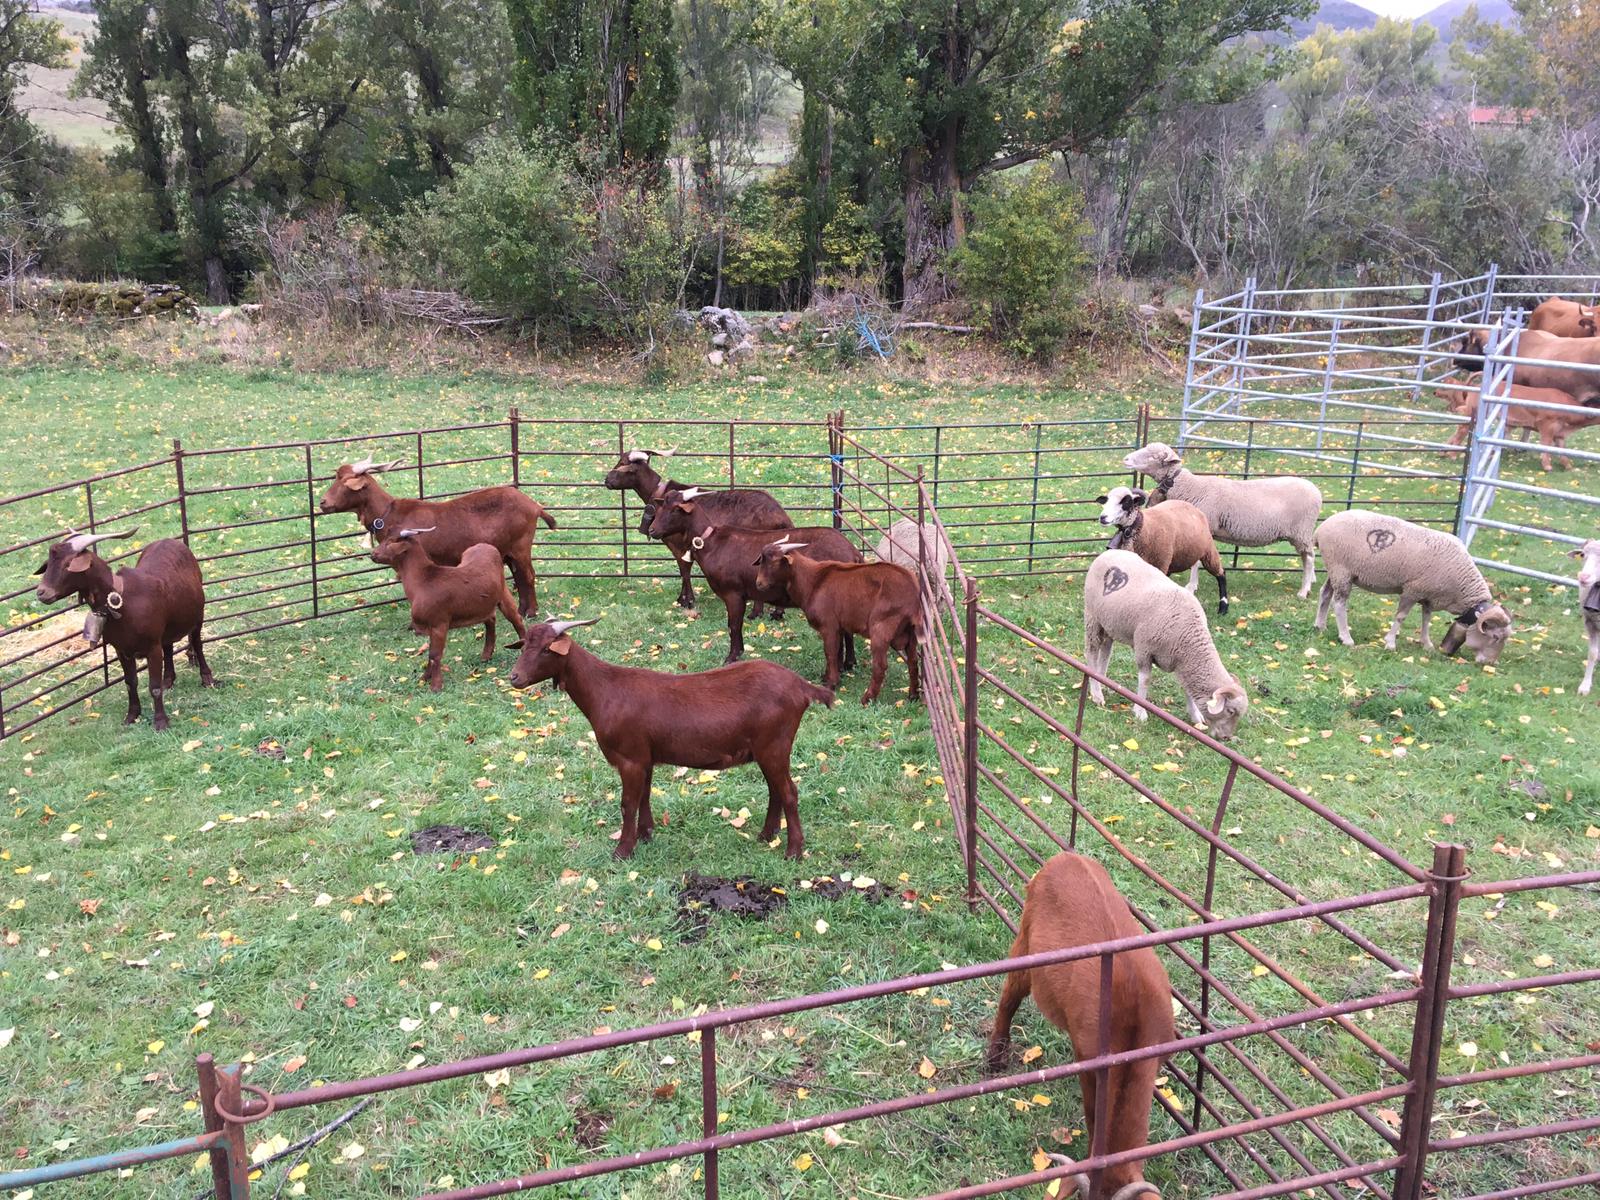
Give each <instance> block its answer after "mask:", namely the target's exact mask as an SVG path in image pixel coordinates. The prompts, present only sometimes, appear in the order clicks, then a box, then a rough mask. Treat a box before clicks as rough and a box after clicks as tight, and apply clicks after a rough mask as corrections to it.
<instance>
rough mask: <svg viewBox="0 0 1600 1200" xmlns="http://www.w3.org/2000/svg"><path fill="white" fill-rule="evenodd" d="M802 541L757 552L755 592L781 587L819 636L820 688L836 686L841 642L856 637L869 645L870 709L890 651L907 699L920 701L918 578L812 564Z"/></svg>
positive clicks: (882, 566) (865, 699)
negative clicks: (907, 682)
mask: <svg viewBox="0 0 1600 1200" xmlns="http://www.w3.org/2000/svg"><path fill="white" fill-rule="evenodd" d="M805 548H806V547H805V545H804V544H803V543H800V542H790V541H782V542H775V543H773V544H772V545H770V546H767V547H765V548H763V549H762V551H761V558H760V560H759V561H758V563H757V567H756V587H757V588H759V589H760V590H761V591H763V592H765V591H768V590H770V589H773V588H783V589H785V590H786V591H787V592H788V593H789V596H790V598H791V599H792V600H793V601H794V602H795V603H796V604H798V605H799V606H800V611H801V612H803V613H805V614H806V620H807V621H808V622H809V623H810V625H811V628H813V629H815V630H816V631H817V633H818V634H820V635H821V637H822V661H823V671H822V686H823V687H828V688H833V687H838V686H839V642H840V639H841V638H842V637H844V636H845V635H846V634H851V633H858V634H861V635H862V636H863V637H865V638H866V639H867V640H868V641H870V642H871V643H872V678H871V680H870V681H869V682H868V683H867V690H866V691H865V692H863V693H862V695H861V703H863V704H871V703H872V701H873V700H875V699H876V698H877V696H878V692H879V690H880V689H881V688H882V687H883V677H884V675H885V674H886V673H887V672H888V670H889V647H891V646H893V647H894V648H895V649H896V650H897V651H899V653H900V655H901V656H902V657H903V658H904V659H905V660H906V671H907V673H908V674H909V675H910V676H911V698H912V699H913V700H916V699H918V698H920V697H921V695H922V691H921V688H920V686H919V684H918V679H917V639H918V638H919V637H920V636H921V633H922V596H921V594H920V589H919V587H918V585H917V577H916V576H915V575H913V574H912V573H911V572H910V571H908V570H906V569H905V568H904V567H897V566H895V565H894V564H893V563H837V562H813V561H812V560H811V559H809V558H807V557H805V556H804V555H802V554H800V553H798V552H799V551H800V550H803V549H805Z"/></svg>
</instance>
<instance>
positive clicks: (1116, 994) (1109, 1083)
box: [985, 853, 1177, 1200]
mask: <svg viewBox="0 0 1600 1200" xmlns="http://www.w3.org/2000/svg"><path fill="white" fill-rule="evenodd" d="M1142 933H1144V930H1143V929H1141V928H1140V927H1139V925H1138V923H1137V922H1136V921H1135V920H1134V919H1133V914H1132V913H1131V912H1130V911H1129V909H1128V902H1127V901H1126V900H1125V899H1123V897H1122V894H1121V893H1120V892H1118V891H1117V889H1116V887H1115V886H1114V885H1113V884H1112V882H1111V876H1110V875H1109V874H1107V872H1106V869H1105V868H1104V867H1103V866H1101V865H1100V864H1099V863H1098V862H1096V861H1094V859H1092V858H1084V857H1083V856H1081V855H1078V854H1068V853H1061V854H1057V855H1056V856H1055V857H1054V858H1052V859H1051V860H1050V861H1049V862H1047V863H1045V864H1044V866H1042V867H1040V868H1039V870H1038V873H1037V874H1035V875H1034V877H1033V878H1032V879H1031V880H1029V882H1028V897H1027V901H1026V902H1025V903H1024V904H1023V906H1022V921H1021V923H1020V925H1019V927H1018V930H1017V940H1016V941H1015V942H1014V943H1013V944H1012V947H1011V955H1010V956H1011V957H1012V958H1021V957H1022V956H1024V955H1028V954H1045V953H1048V952H1049V951H1051V950H1068V949H1072V948H1074V947H1078V946H1091V945H1094V944H1095V943H1097V942H1110V941H1115V940H1117V939H1119V938H1129V937H1138V936H1139V935H1141V934H1142ZM1100 969H1101V968H1100V959H1099V957H1098V956H1094V957H1090V958H1081V959H1076V960H1074V961H1072V962H1067V963H1058V964H1057V965H1055V966H1053V967H1035V968H1033V969H1032V970H1026V971H1013V972H1011V974H1009V975H1007V976H1006V982H1005V986H1004V988H1003V989H1002V990H1001V992H1000V1011H999V1012H998V1013H996V1014H995V1019H994V1032H993V1033H992V1034H991V1035H990V1037H989V1045H988V1049H987V1052H986V1055H985V1059H986V1063H987V1067H988V1070H989V1072H990V1073H991V1074H995V1073H998V1072H1000V1071H1001V1070H1003V1069H1004V1067H1005V1063H1006V1058H1007V1055H1008V1053H1009V1049H1010V1043H1011V1021H1012V1018H1013V1017H1015V1016H1016V1013H1017V1007H1018V1006H1019V1005H1020V1004H1021V1003H1022V1002H1023V1001H1024V1000H1026V999H1027V998H1028V996H1029V995H1030V994H1031V995H1032V996H1033V1002H1034V1003H1035V1004H1036V1005H1038V1007H1039V1011H1040V1012H1041V1013H1043V1014H1044V1016H1045V1019H1046V1020H1048V1021H1049V1022H1050V1023H1051V1024H1052V1025H1054V1026H1056V1028H1058V1029H1064V1030H1066V1031H1067V1036H1068V1037H1069V1038H1071V1039H1072V1053H1073V1055H1074V1057H1075V1058H1077V1059H1080V1060H1081V1059H1086V1058H1095V1057H1097V1056H1098V1055H1099V1053H1100ZM1111 992H1112V994H1111V1032H1110V1037H1109V1038H1107V1039H1106V1044H1107V1047H1108V1049H1109V1051H1110V1053H1112V1054H1121V1053H1124V1052H1126V1051H1129V1050H1138V1049H1141V1048H1143V1047H1145V1046H1154V1045H1159V1044H1160V1043H1162V1042H1170V1041H1173V1040H1175V1039H1176V1037H1177V1034H1176V1032H1175V1030H1174V1027H1173V1021H1172V983H1171V981H1170V980H1169V979H1168V978H1167V972H1166V969H1165V968H1164V967H1162V965H1161V960H1160V959H1159V958H1157V957H1156V952H1155V951H1154V950H1152V949H1150V948H1149V947H1145V948H1143V949H1140V950H1125V951H1123V952H1122V953H1120V954H1117V955H1115V956H1114V957H1113V959H1112V965H1111ZM1160 1069H1161V1062H1160V1060H1159V1059H1156V1058H1142V1059H1139V1060H1138V1061H1137V1062H1131V1063H1126V1064H1124V1065H1122V1066H1116V1067H1112V1068H1111V1070H1110V1071H1109V1073H1108V1075H1107V1078H1106V1090H1107V1093H1108V1094H1107V1095H1105V1096H1100V1095H1097V1094H1096V1092H1097V1086H1098V1085H1097V1083H1096V1079H1095V1072H1093V1071H1085V1072H1084V1073H1082V1074H1081V1075H1079V1076H1078V1084H1079V1086H1080V1087H1081V1088H1082V1090H1083V1117H1084V1127H1085V1130H1086V1131H1087V1133H1088V1136H1089V1145H1090V1146H1093V1145H1094V1141H1095V1130H1096V1128H1097V1127H1098V1126H1097V1122H1099V1121H1105V1122H1107V1127H1106V1131H1105V1153H1107V1154H1116V1153H1118V1152H1120V1151H1123V1150H1132V1149H1136V1148H1138V1147H1140V1146H1145V1145H1148V1144H1149V1142H1150V1105H1151V1102H1152V1100H1153V1099H1154V1096H1155V1086H1156V1076H1157V1075H1158V1074H1159V1073H1160ZM1073 1182H1074V1183H1075V1184H1076V1185H1077V1193H1078V1195H1079V1196H1080V1197H1082V1200H1089V1178H1088V1176H1087V1175H1085V1174H1079V1175H1075V1176H1073ZM1100 1193H1101V1195H1103V1196H1109V1197H1110V1198H1111V1200H1133V1198H1134V1197H1136V1196H1154V1197H1156V1200H1160V1196H1161V1193H1160V1192H1159V1191H1158V1190H1157V1189H1156V1187H1155V1185H1154V1184H1151V1183H1147V1182H1145V1178H1144V1165H1143V1163H1142V1162H1130V1163H1123V1164H1121V1165H1119V1166H1114V1167H1107V1168H1106V1169H1105V1170H1104V1171H1102V1172H1101V1173H1100ZM1065 1194H1068V1195H1070V1194H1071V1193H1065Z"/></svg>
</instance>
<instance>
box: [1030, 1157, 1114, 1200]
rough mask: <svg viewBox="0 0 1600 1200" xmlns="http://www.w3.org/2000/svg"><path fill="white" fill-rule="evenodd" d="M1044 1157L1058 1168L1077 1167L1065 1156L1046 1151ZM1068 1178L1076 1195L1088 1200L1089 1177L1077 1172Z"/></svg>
mask: <svg viewBox="0 0 1600 1200" xmlns="http://www.w3.org/2000/svg"><path fill="white" fill-rule="evenodd" d="M1044 1156H1045V1157H1046V1158H1048V1159H1049V1160H1050V1161H1051V1162H1053V1163H1055V1164H1056V1166H1058V1167H1075V1166H1077V1165H1078V1164H1077V1163H1075V1162H1073V1161H1072V1160H1071V1159H1070V1158H1068V1157H1067V1156H1066V1155H1065V1154H1056V1153H1054V1152H1053V1151H1050V1150H1046V1151H1045V1152H1044ZM1068 1178H1069V1179H1070V1180H1071V1181H1072V1186H1073V1187H1074V1188H1075V1189H1077V1194H1078V1195H1079V1196H1080V1197H1081V1198H1082V1200H1089V1188H1090V1183H1089V1176H1088V1175H1086V1174H1084V1173H1083V1172H1082V1171H1078V1172H1076V1173H1075V1174H1073V1175H1070V1176H1068ZM1112 1200H1116V1198H1115V1197H1113V1198H1112Z"/></svg>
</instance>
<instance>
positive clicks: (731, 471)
mask: <svg viewBox="0 0 1600 1200" xmlns="http://www.w3.org/2000/svg"><path fill="white" fill-rule="evenodd" d="M736 428H737V426H736V425H735V423H734V422H733V421H729V422H728V490H729V491H730V492H731V491H732V490H733V488H734V467H733V453H734V452H733V442H734V432H735V430H736Z"/></svg>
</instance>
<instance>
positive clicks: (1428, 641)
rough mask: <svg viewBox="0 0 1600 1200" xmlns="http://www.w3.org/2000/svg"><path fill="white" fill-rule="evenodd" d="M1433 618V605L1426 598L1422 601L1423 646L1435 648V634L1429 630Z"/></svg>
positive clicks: (1430, 648)
mask: <svg viewBox="0 0 1600 1200" xmlns="http://www.w3.org/2000/svg"><path fill="white" fill-rule="evenodd" d="M1432 620H1433V605H1432V604H1430V603H1428V601H1426V600H1424V601H1423V602H1422V648H1423V649H1424V650H1432V649H1433V635H1432V634H1431V633H1430V632H1429V630H1428V625H1429V623H1430V622H1431V621H1432Z"/></svg>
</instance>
